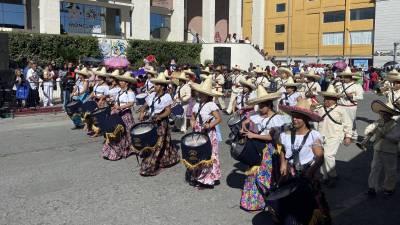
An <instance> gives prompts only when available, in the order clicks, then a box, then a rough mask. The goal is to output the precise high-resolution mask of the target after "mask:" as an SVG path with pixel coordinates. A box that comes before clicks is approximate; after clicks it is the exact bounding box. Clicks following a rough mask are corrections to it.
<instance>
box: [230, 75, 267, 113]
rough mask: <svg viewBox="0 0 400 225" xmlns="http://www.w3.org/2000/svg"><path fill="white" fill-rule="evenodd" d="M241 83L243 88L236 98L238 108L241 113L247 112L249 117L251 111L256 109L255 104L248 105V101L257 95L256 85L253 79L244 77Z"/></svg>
mask: <svg viewBox="0 0 400 225" xmlns="http://www.w3.org/2000/svg"><path fill="white" fill-rule="evenodd" d="M239 83H240V84H241V86H242V87H243V90H242V92H241V93H239V94H238V96H237V98H236V109H237V110H239V114H243V113H245V114H246V116H247V118H248V117H249V115H250V112H251V111H253V110H254V105H248V104H247V102H248V101H250V100H252V99H254V98H256V97H257V93H256V86H255V85H254V84H253V80H252V79H247V80H246V79H244V78H242V79H241V80H240V81H239ZM260 86H261V85H260Z"/></svg>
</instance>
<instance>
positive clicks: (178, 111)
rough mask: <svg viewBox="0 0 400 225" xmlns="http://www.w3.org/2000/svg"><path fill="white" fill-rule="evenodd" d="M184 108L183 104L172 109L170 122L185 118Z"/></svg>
mask: <svg viewBox="0 0 400 225" xmlns="http://www.w3.org/2000/svg"><path fill="white" fill-rule="evenodd" d="M183 112H184V109H183V106H182V105H181V104H176V105H175V106H174V107H172V108H171V115H170V118H169V119H170V120H169V121H170V122H171V123H173V122H176V121H177V120H179V119H182V118H183Z"/></svg>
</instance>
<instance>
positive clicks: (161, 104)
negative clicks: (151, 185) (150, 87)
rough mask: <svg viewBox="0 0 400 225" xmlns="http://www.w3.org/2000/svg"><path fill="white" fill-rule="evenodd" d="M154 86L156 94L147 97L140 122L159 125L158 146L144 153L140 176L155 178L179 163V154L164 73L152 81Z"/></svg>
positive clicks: (170, 100) (167, 82)
mask: <svg viewBox="0 0 400 225" xmlns="http://www.w3.org/2000/svg"><path fill="white" fill-rule="evenodd" d="M150 81H151V82H152V83H153V84H154V92H152V93H151V94H150V95H149V96H147V97H146V103H145V104H144V105H143V106H142V107H141V110H140V115H139V120H140V121H145V120H146V119H149V120H151V121H154V123H156V124H157V126H158V128H157V135H158V137H157V138H158V139H157V144H156V145H155V146H154V147H153V148H151V149H149V150H146V151H142V152H141V153H140V156H141V157H142V158H143V160H142V162H141V164H140V175H142V176H155V175H157V174H158V173H159V172H160V170H161V169H162V168H168V167H171V166H173V165H175V164H177V163H178V162H179V159H180V158H179V153H178V151H177V149H176V148H175V146H173V145H172V143H171V131H170V128H169V124H168V117H169V115H170V114H171V106H172V104H173V100H172V97H171V95H170V94H168V93H167V87H168V84H169V83H170V82H171V81H169V80H167V79H166V77H165V74H164V73H160V74H159V75H158V76H157V78H153V79H151V80H150Z"/></svg>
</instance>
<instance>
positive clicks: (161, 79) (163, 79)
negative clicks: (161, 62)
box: [150, 72, 171, 84]
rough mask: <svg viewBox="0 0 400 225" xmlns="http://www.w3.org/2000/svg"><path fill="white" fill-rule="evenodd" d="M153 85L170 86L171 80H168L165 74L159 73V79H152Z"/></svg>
mask: <svg viewBox="0 0 400 225" xmlns="http://www.w3.org/2000/svg"><path fill="white" fill-rule="evenodd" d="M150 81H151V82H152V83H153V84H169V83H171V81H170V80H167V78H166V76H165V72H162V73H159V74H158V76H157V78H153V79H150Z"/></svg>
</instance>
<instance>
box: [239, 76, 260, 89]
mask: <svg viewBox="0 0 400 225" xmlns="http://www.w3.org/2000/svg"><path fill="white" fill-rule="evenodd" d="M239 83H240V84H241V85H243V86H246V87H248V88H250V89H251V90H255V89H256V88H257V87H256V85H254V84H253V81H252V79H247V80H246V79H244V78H242V79H240V81H239Z"/></svg>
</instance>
